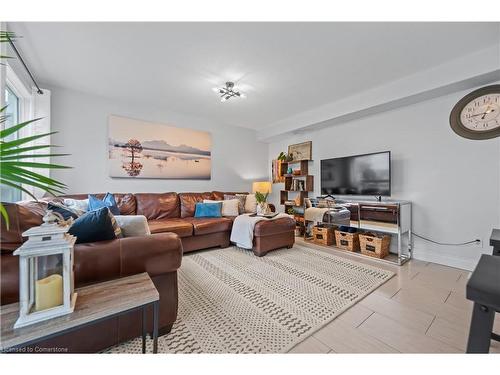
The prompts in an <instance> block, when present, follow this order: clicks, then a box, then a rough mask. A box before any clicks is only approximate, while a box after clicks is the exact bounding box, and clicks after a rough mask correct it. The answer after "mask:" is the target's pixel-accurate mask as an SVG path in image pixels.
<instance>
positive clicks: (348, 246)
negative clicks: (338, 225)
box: [335, 230, 359, 251]
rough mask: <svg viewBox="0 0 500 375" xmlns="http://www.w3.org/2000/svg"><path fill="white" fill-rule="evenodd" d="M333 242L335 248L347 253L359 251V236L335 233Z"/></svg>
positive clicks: (356, 234)
mask: <svg viewBox="0 0 500 375" xmlns="http://www.w3.org/2000/svg"><path fill="white" fill-rule="evenodd" d="M335 240H336V245H335V246H337V247H339V248H341V249H343V250H347V251H359V234H358V233H349V232H341V231H340V230H336V231H335Z"/></svg>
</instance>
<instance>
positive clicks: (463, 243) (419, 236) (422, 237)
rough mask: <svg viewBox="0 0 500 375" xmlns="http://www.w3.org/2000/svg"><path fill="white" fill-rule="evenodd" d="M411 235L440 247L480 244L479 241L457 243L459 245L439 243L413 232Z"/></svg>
mask: <svg viewBox="0 0 500 375" xmlns="http://www.w3.org/2000/svg"><path fill="white" fill-rule="evenodd" d="M412 234H413V235H414V236H415V237H418V238H421V239H423V240H425V241H429V242H432V243H435V244H437V245H442V246H463V245H470V244H473V243H478V244H480V243H481V240H480V239H475V240H473V241H467V242H459V243H446V242H439V241H434V240H431V239H430V238H427V237H424V236H421V235H420V234H417V233H415V232H413V233H412Z"/></svg>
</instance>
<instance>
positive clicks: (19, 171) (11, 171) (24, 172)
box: [5, 167, 66, 188]
mask: <svg viewBox="0 0 500 375" xmlns="http://www.w3.org/2000/svg"><path fill="white" fill-rule="evenodd" d="M8 175H11V176H14V175H20V176H25V177H28V178H31V179H33V180H36V181H37V182H41V183H44V184H47V185H50V186H54V187H56V186H57V187H60V188H65V187H66V184H64V183H62V182H59V181H56V180H54V179H52V178H50V177H47V176H44V175H42V174H39V173H36V172H33V171H30V170H28V169H23V168H18V167H9V168H7V170H6V171H5V176H8Z"/></svg>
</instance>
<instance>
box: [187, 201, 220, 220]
mask: <svg viewBox="0 0 500 375" xmlns="http://www.w3.org/2000/svg"><path fill="white" fill-rule="evenodd" d="M221 211H222V202H218V203H196V206H195V211H194V217H222V212H221Z"/></svg>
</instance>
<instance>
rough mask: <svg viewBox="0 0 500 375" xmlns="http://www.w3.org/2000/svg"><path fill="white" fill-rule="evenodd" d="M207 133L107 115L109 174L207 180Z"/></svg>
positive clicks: (209, 138) (209, 165)
mask: <svg viewBox="0 0 500 375" xmlns="http://www.w3.org/2000/svg"><path fill="white" fill-rule="evenodd" d="M211 150H212V136H211V134H210V133H208V132H204V131H199V130H192V129H185V128H177V127H174V126H170V125H165V124H160V123H155V122H148V121H142V120H134V119H130V118H126V117H120V116H114V115H112V116H109V121H108V151H109V152H108V163H109V175H110V177H124V178H165V179H195V180H209V179H210V177H211V169H212V155H211Z"/></svg>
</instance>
